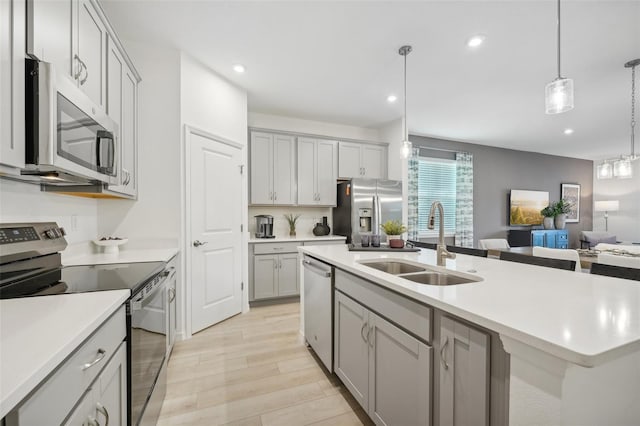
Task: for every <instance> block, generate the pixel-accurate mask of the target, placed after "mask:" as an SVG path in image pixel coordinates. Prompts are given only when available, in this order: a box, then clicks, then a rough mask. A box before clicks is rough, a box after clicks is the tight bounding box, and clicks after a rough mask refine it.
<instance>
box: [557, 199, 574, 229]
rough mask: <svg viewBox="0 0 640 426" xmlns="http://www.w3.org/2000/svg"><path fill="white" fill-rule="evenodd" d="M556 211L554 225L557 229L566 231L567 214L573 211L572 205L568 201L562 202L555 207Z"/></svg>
mask: <svg viewBox="0 0 640 426" xmlns="http://www.w3.org/2000/svg"><path fill="white" fill-rule="evenodd" d="M553 210H554V211H555V217H554V218H555V219H554V223H555V225H556V229H564V227H565V226H566V223H567V213H569V212H570V211H571V203H569V202H568V201H566V200H560V201H558V202H557V203H555V204H554V205H553Z"/></svg>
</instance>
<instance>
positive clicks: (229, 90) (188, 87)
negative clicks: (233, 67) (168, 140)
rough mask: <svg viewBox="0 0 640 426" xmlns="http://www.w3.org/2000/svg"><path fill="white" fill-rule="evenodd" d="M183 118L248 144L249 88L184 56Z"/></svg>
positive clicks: (189, 122)
mask: <svg viewBox="0 0 640 426" xmlns="http://www.w3.org/2000/svg"><path fill="white" fill-rule="evenodd" d="M180 81H181V93H180V94H181V100H180V103H181V112H182V122H183V123H184V124H187V125H189V126H192V127H195V128H198V129H201V130H204V131H207V132H209V133H212V134H214V135H217V136H221V137H223V138H225V139H229V140H231V141H234V142H238V143H241V144H242V145H244V146H246V145H247V92H246V91H245V90H243V89H240V88H239V87H236V86H234V85H233V84H231V83H230V82H228V81H227V80H225V79H223V78H222V77H220V76H219V75H218V74H216V73H215V72H214V71H213V70H211V69H209V68H207V67H206V66H204V65H202V64H200V63H199V62H197V61H196V60H194V59H193V58H191V57H190V56H189V55H186V54H184V53H183V54H182V56H181V80H180Z"/></svg>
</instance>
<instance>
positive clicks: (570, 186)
mask: <svg viewBox="0 0 640 426" xmlns="http://www.w3.org/2000/svg"><path fill="white" fill-rule="evenodd" d="M560 198H561V199H563V200H565V201H566V202H568V203H569V204H571V211H569V213H567V223H571V222H580V185H578V184H577V183H563V184H561V185H560Z"/></svg>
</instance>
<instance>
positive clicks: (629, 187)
mask: <svg viewBox="0 0 640 426" xmlns="http://www.w3.org/2000/svg"><path fill="white" fill-rule="evenodd" d="M596 167H597V162H594V174H593V201H594V202H595V201H606V200H618V201H619V202H620V210H619V211H617V212H609V232H610V233H612V234H615V235H616V237H617V238H618V241H625V242H636V243H637V242H640V160H636V161H635V162H633V165H632V167H633V177H632V178H631V179H606V180H599V179H597V178H596ZM593 229H594V231H604V229H605V226H604V212H596V211H594V212H593Z"/></svg>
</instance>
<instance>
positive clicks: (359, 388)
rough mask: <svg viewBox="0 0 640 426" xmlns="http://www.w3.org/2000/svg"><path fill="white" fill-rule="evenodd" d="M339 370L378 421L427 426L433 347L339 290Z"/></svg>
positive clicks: (348, 385)
mask: <svg viewBox="0 0 640 426" xmlns="http://www.w3.org/2000/svg"><path fill="white" fill-rule="evenodd" d="M335 324H336V326H335V335H334V338H335V372H336V374H337V375H338V377H340V379H342V381H343V383H344V384H345V386H346V387H347V388H348V389H349V391H351V393H352V394H353V395H354V397H355V399H356V400H357V401H358V403H360V405H362V407H363V408H364V409H365V410H366V411H367V413H368V414H369V416H370V417H371V418H372V419H373V420H374V422H375V423H376V424H378V425H407V426H414V425H429V424H430V421H431V410H430V407H431V404H430V400H431V357H432V354H431V352H432V348H431V347H429V346H428V345H426V344H424V343H423V342H421V341H419V340H418V339H416V338H414V337H412V336H410V335H409V334H407V333H406V332H404V331H403V330H402V329H400V328H398V327H396V326H395V325H393V324H391V323H390V322H389V321H387V320H385V319H384V318H382V317H381V316H379V315H377V314H375V313H374V312H371V311H369V310H368V309H367V308H365V307H364V306H362V305H360V304H359V303H357V302H355V301H354V300H352V299H350V298H349V297H348V296H345V295H344V294H342V293H340V292H336V293H335Z"/></svg>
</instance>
